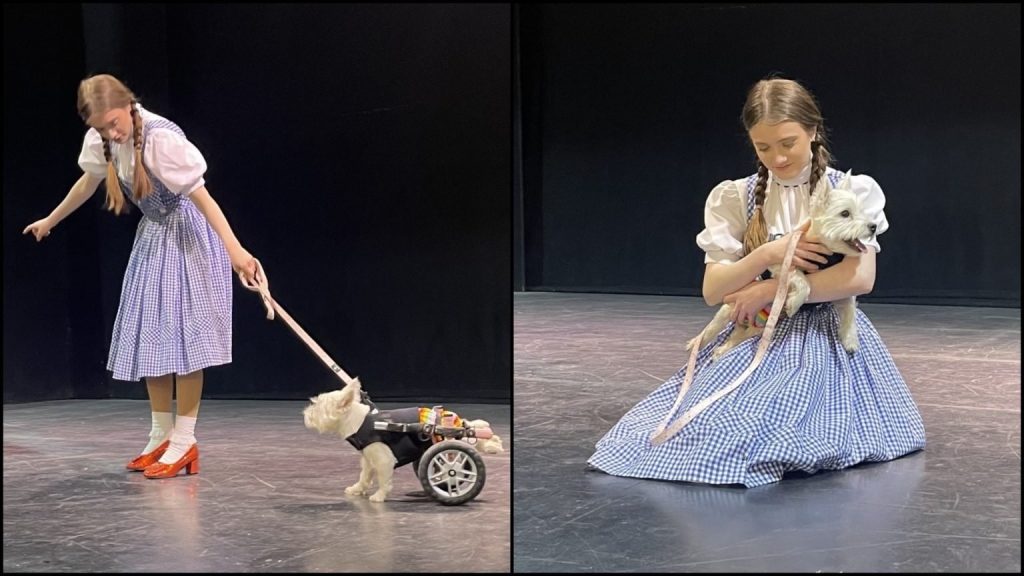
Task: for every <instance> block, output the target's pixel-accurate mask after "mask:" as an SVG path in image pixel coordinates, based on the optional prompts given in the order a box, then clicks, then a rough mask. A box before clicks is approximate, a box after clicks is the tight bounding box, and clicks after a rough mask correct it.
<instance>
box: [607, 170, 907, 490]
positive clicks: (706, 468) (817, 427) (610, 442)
mask: <svg viewBox="0 0 1024 576" xmlns="http://www.w3.org/2000/svg"><path fill="white" fill-rule="evenodd" d="M841 175H842V174H841V173H840V172H838V171H834V170H831V169H830V170H829V171H828V177H829V179H830V180H831V181H832V184H833V185H836V183H837V181H838V178H839V177H840V176H841ZM755 180H756V177H753V176H752V177H751V178H749V179H748V180H747V198H748V202H747V204H748V206H747V217H748V219H749V217H750V215H751V214H752V212H753V186H754V182H755ZM856 314H857V331H858V337H859V339H860V346H859V348H858V349H857V351H856V352H854V353H853V354H849V353H848V352H846V350H844V349H843V346H842V344H841V342H840V339H839V334H838V331H839V315H838V313H837V312H836V311H835V308H834V307H833V306H832V304H830V303H823V304H820V305H812V306H805V307H804V308H802V309H801V310H800V311H799V312H797V313H796V314H795V315H794V316H793V317H792V318H780V320H779V321H778V323H777V324H776V328H775V334H774V336H773V337H772V342H771V344H770V345H769V347H768V350H767V352H766V353H765V356H764V358H763V359H762V361H761V364H760V365H759V366H758V367H757V369H756V370H755V371H754V372H753V373H752V374H751V375H750V377H749V378H747V380H746V382H744V383H743V384H742V385H740V386H739V387H738V388H737V389H735V390H734V391H732V392H731V393H729V394H727V395H726V396H724V397H723V398H721V399H719V400H718V401H717V402H714V403H712V404H711V405H710V406H709V407H708V408H707V409H705V410H704V411H703V412H701V413H700V414H699V415H698V416H697V417H695V418H694V419H693V420H691V421H690V422H689V423H688V424H687V425H686V426H684V427H683V428H682V430H680V431H679V432H678V433H677V434H676V435H675V436H673V437H671V438H669V439H668V440H666V441H665V442H664V443H662V444H660V445H657V446H655V445H653V444H652V443H651V441H650V437H651V434H652V433H653V432H654V431H655V430H656V429H657V427H658V426H659V425H660V424H661V423H662V422H663V421H664V420H665V418H666V416H667V415H668V412H669V410H670V409H671V408H672V405H673V404H674V403H675V401H676V398H677V396H678V393H679V389H680V386H681V385H682V382H683V379H684V377H685V376H686V366H683V368H682V369H680V370H679V371H678V372H676V374H675V375H673V376H672V377H671V378H669V380H668V381H667V382H665V383H664V384H662V385H661V386H660V387H659V388H658V389H656V390H655V391H654V392H652V393H651V394H650V395H649V396H647V397H646V398H644V399H643V400H642V401H641V402H640V403H639V404H637V405H636V406H634V407H633V408H632V409H631V410H629V412H627V413H626V414H625V415H624V416H623V417H622V419H620V420H619V422H618V423H616V424H615V425H614V426H613V427H612V428H611V430H609V431H608V432H607V433H606V434H605V435H604V437H603V438H601V439H600V440H599V441H598V442H597V449H596V451H595V452H594V454H593V455H592V456H591V457H590V459H589V463H590V464H591V465H593V466H594V467H596V468H598V469H600V470H603V471H604V472H607V473H609V474H614V475H616V476H629V477H635V478H651V479H658V480H682V481H688V482H700V483H708V484H743V485H745V486H748V487H754V486H760V485H763V484H769V483H772V482H777V481H779V480H781V479H782V475H783V474H785V473H786V472H790V471H802V472H807V473H814V472H817V471H820V470H839V469H842V468H846V467H849V466H853V465H854V464H858V463H861V462H881V461H886V460H892V459H894V458H898V457H900V456H903V455H905V454H908V453H910V452H913V451H915V450H919V449H922V448H924V444H925V435H924V424H923V422H922V420H921V415H920V413H919V412H918V409H917V405H916V404H915V403H914V400H913V398H911V395H910V391H909V390H908V389H907V385H906V383H905V382H904V380H903V377H902V376H901V375H900V373H899V370H897V368H896V365H895V364H894V363H893V360H892V357H891V356H890V354H889V352H888V350H887V349H886V348H885V344H883V343H882V340H881V338H880V337H879V335H878V332H877V331H876V330H875V328H874V326H873V325H872V324H871V321H870V320H868V317H867V316H866V315H865V314H864V313H863V312H862V311H860V309H857V313H856ZM732 329H733V324H732V323H730V324H729V325H728V326H726V327H725V328H724V329H723V330H722V332H721V333H720V334H718V336H717V337H716V338H714V339H713V340H712V341H711V342H707V343H704V345H703V346H702V347H701V349H700V351H699V352H698V356H697V363H696V366H695V369H694V378H693V382H692V383H691V385H690V389H689V391H688V392H687V394H686V397H685V398H684V399H683V402H682V403H681V405H680V406H679V408H678V410H676V412H674V413H673V414H672V422H674V421H675V420H676V418H678V417H679V416H680V415H682V414H683V413H685V412H686V411H687V410H688V409H690V408H691V407H692V406H694V405H695V404H697V403H698V402H700V401H701V400H703V399H704V398H707V397H708V396H710V395H712V394H714V393H715V392H717V391H718V390H721V389H722V388H725V387H726V386H728V385H729V384H730V383H731V382H732V381H733V380H734V379H735V378H736V377H737V376H739V375H740V374H741V373H742V372H743V371H744V370H746V368H747V367H748V366H749V365H750V362H751V360H752V359H753V357H754V353H755V352H756V350H757V345H758V343H759V340H760V338H759V337H757V338H750V339H747V340H746V341H744V342H743V343H742V344H740V345H738V346H737V347H736V348H734V349H732V350H730V351H729V352H727V353H726V354H724V355H723V356H722V357H721V358H720V359H719V360H717V361H714V362H713V361H712V358H711V353H712V352H713V351H714V349H715V348H717V347H718V346H719V345H720V344H722V343H723V342H724V341H725V340H726V338H728V336H729V334H730V333H731V331H732ZM669 426H671V422H670V423H669Z"/></svg>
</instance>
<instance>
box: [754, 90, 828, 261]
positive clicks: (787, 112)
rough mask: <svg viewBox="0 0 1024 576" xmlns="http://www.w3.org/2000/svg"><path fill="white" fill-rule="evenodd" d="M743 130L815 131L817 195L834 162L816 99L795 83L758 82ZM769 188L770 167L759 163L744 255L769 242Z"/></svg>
mask: <svg viewBox="0 0 1024 576" xmlns="http://www.w3.org/2000/svg"><path fill="white" fill-rule="evenodd" d="M741 119H742V121H743V127H744V128H745V129H746V130H747V131H750V129H751V128H753V127H754V125H756V124H757V123H759V122H766V123H768V124H778V123H781V122H787V121H792V122H797V123H799V124H800V125H801V126H803V128H804V129H805V130H807V131H808V132H811V131H814V133H815V136H814V140H812V141H811V178H810V189H811V193H813V192H814V189H815V186H816V185H817V183H818V181H819V180H821V178H823V177H824V176H825V170H826V169H827V168H828V165H829V163H830V162H831V161H832V154H831V153H830V152H829V150H828V147H827V144H826V138H825V123H824V119H823V118H822V116H821V111H820V110H819V108H818V104H817V102H816V101H815V100H814V96H812V95H811V93H810V92H809V91H808V90H807V89H806V88H804V87H803V86H801V85H800V84H799V83H797V82H795V81H793V80H786V79H783V78H768V79H765V80H761V81H759V82H758V83H757V84H754V86H753V87H752V88H751V89H750V92H748V93H747V101H746V103H745V104H744V106H743V114H742V116H741ZM767 188H768V167H767V166H765V165H764V164H763V163H762V162H761V160H760V159H758V160H757V181H756V182H755V184H754V213H753V215H752V216H751V218H750V221H749V222H748V223H747V229H746V231H745V232H744V234H743V251H744V254H750V253H751V252H752V251H753V250H754V249H755V248H757V247H758V246H760V245H762V244H764V243H765V242H767V241H768V225H767V223H766V222H765V218H764V198H765V194H766V192H767Z"/></svg>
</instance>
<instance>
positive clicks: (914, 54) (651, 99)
mask: <svg viewBox="0 0 1024 576" xmlns="http://www.w3.org/2000/svg"><path fill="white" fill-rule="evenodd" d="M516 10H517V13H516V14H515V16H514V18H513V20H514V22H515V23H516V26H515V29H516V31H515V34H516V48H517V53H516V55H515V56H514V57H513V61H518V62H520V63H521V64H520V66H519V68H518V69H517V70H516V72H517V84H516V86H515V93H516V94H518V95H520V96H521V104H520V105H519V106H518V108H517V112H519V113H520V114H521V118H522V125H521V130H522V148H521V150H518V149H517V153H519V154H518V155H517V156H516V172H517V174H521V175H522V178H521V179H520V180H519V181H517V186H516V188H515V191H514V194H515V196H516V206H520V205H521V206H522V212H521V213H520V212H518V211H517V212H516V213H515V216H516V218H517V220H516V247H517V250H516V252H515V253H516V257H517V258H521V259H522V260H521V261H519V260H517V262H516V266H515V274H516V275H515V278H514V285H515V287H516V288H517V289H520V290H522V289H526V290H555V291H559V290H562V291H596V292H635V293H644V294H684V295H698V294H700V286H701V280H702V276H703V270H704V264H703V253H702V252H701V251H700V250H699V249H698V248H697V246H696V243H695V237H696V235H697V233H698V232H700V230H701V229H702V228H703V204H704V201H705V199H706V197H707V194H708V192H710V190H711V189H712V188H713V187H714V186H715V185H716V184H717V183H718V182H720V181H722V180H725V179H736V178H742V177H744V176H747V175H748V174H751V173H753V171H754V154H753V150H752V148H751V146H750V145H749V143H748V141H747V140H746V135H745V134H744V132H743V128H742V125H741V124H740V121H739V114H740V109H741V107H742V105H743V101H744V98H745V96H746V91H747V89H748V88H749V87H750V86H751V85H752V84H753V83H754V82H755V81H757V80H759V79H761V78H763V77H765V76H767V75H769V74H770V73H778V74H780V75H782V76H784V77H788V78H793V79H796V80H799V81H801V82H803V83H804V84H805V85H806V86H808V87H809V88H810V89H811V90H812V92H814V93H815V95H816V96H817V98H818V99H819V101H820V103H821V106H822V110H823V113H824V115H825V122H826V127H827V128H828V129H829V133H830V137H831V140H832V147H831V149H832V151H833V153H834V155H835V156H836V157H837V161H836V164H835V165H836V166H837V167H838V168H840V169H843V170H847V169H851V168H852V169H853V170H854V172H855V173H866V174H870V175H871V176H873V177H874V178H875V179H876V180H877V181H878V182H879V184H880V185H881V186H882V189H883V191H884V192H885V193H886V198H887V205H886V214H887V216H888V219H889V222H890V226H891V227H890V229H889V231H888V232H886V233H885V234H883V235H882V236H881V237H880V238H879V240H880V243H881V245H882V252H881V253H880V254H879V257H878V273H877V280H876V282H875V289H874V292H873V293H872V294H871V295H869V296H866V297H864V298H863V300H864V301H876V302H905V303H915V302H916V303H927V304H943V303H950V304H967V305H997V306H1020V265H1019V262H1020V192H1021V189H1020V107H1021V99H1020V77H1021V69H1020V5H1019V4H1004V5H981V4H974V5H966V4H961V5H947V4H918V5H914V4H909V5H884V4H850V5H843V6H838V5H804V4H801V5H785V4H773V5H740V4H716V5H699V4H694V5H631V6H623V5H605V4H602V5H540V6H537V5H523V6H516ZM520 184H521V185H520Z"/></svg>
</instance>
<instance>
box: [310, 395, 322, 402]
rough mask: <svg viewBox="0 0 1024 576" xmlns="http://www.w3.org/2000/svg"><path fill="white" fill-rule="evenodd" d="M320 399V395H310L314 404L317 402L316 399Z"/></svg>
mask: <svg viewBox="0 0 1024 576" xmlns="http://www.w3.org/2000/svg"><path fill="white" fill-rule="evenodd" d="M319 399H320V397H319V396H310V398H309V401H310V402H311V403H313V404H316V401H317V400H319Z"/></svg>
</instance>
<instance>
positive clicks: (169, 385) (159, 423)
mask: <svg viewBox="0 0 1024 576" xmlns="http://www.w3.org/2000/svg"><path fill="white" fill-rule="evenodd" d="M173 378H174V375H173V374H167V375H165V376H155V377H151V378H146V391H147V392H148V393H149V406H150V411H151V413H152V419H153V426H152V428H150V430H149V444H146V447H145V448H144V449H143V450H142V453H143V454H149V453H150V452H152V451H153V450H155V449H156V447H157V446H159V445H160V444H163V442H164V440H167V438H169V437H170V435H171V430H172V429H173V427H174V415H173V414H172V413H171V396H172V394H173V393H174V386H173Z"/></svg>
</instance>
